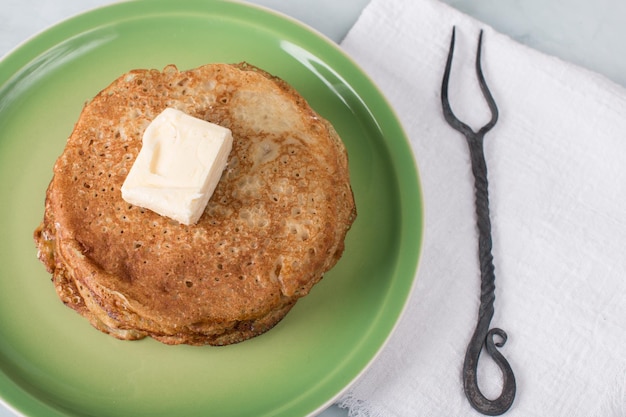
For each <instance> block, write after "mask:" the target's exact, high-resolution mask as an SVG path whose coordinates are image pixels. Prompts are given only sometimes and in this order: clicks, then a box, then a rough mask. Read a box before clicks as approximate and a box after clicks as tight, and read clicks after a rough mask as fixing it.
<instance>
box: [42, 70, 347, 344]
mask: <svg viewBox="0 0 626 417" xmlns="http://www.w3.org/2000/svg"><path fill="white" fill-rule="evenodd" d="M167 107H172V108H176V109H178V110H181V111H183V112H185V113H187V114H189V115H191V116H194V117H198V118H201V119H204V120H207V121H210V122H212V123H216V124H219V125H221V126H224V127H227V128H229V129H231V130H232V133H233V150H232V152H231V154H230V156H229V159H228V164H227V167H226V169H225V171H224V173H223V175H222V177H221V179H220V182H219V184H218V186H217V188H216V190H215V192H214V194H213V196H212V197H211V199H210V201H209V203H208V205H207V207H206V209H205V211H204V213H203V215H202V217H201V218H200V220H199V221H198V223H197V224H194V225H190V226H185V225H183V224H180V223H178V222H176V221H174V220H172V219H169V218H167V217H163V216H160V215H158V214H156V213H154V212H152V211H150V210H147V209H143V208H141V207H137V206H133V205H131V204H128V203H127V202H125V201H124V200H123V199H122V197H121V192H120V187H121V185H122V183H123V182H124V180H125V178H126V175H127V174H128V172H129V170H130V168H131V166H132V164H133V162H134V160H135V158H136V156H137V154H138V152H139V150H140V149H141V141H142V135H143V132H144V130H145V128H146V127H147V126H148V124H149V123H150V122H151V121H152V120H153V119H154V118H155V117H156V116H157V115H158V114H159V113H161V111H163V110H164V109H165V108H167ZM355 216H356V210H355V204H354V199H353V195H352V190H351V187H350V181H349V173H348V161H347V155H346V151H345V148H344V145H343V143H342V142H341V140H340V138H339V137H338V135H337V133H336V132H335V130H334V129H333V127H332V126H331V125H330V124H329V123H328V122H327V121H326V120H324V119H323V118H322V117H320V116H319V115H318V114H317V113H315V112H314V111H313V110H312V109H311V108H310V107H309V105H308V104H307V102H306V101H305V100H304V99H303V98H302V97H301V96H300V95H299V94H298V93H297V92H296V91H295V90H294V89H293V88H291V87H290V86H289V85H287V83H285V82H284V81H282V80H280V79H279V78H276V77H273V76H271V75H270V74H268V73H266V72H264V71H262V70H260V69H258V68H256V67H254V66H251V65H249V64H245V63H241V64H237V65H229V64H211V65H205V66H202V67H199V68H197V69H193V70H189V71H179V70H178V69H177V68H176V67H175V66H168V67H166V68H165V69H164V70H163V71H157V70H135V71H131V72H129V73H126V74H124V75H123V76H121V77H120V78H118V79H117V80H115V81H114V82H113V83H112V84H111V85H110V86H108V87H107V88H105V89H104V90H103V91H101V92H100V93H99V94H98V95H97V96H96V97H95V98H94V99H93V100H92V101H90V102H89V103H88V104H87V105H86V106H85V107H84V109H83V111H82V113H81V115H80V118H79V120H78V122H77V123H76V125H75V128H74V131H73V132H72V134H71V136H70V138H69V139H68V141H67V144H66V147H65V150H64V151H63V153H62V155H61V156H60V157H59V158H58V160H57V162H56V164H55V166H54V176H53V179H52V181H51V183H50V185H49V187H48V190H47V194H46V202H45V214H44V219H43V222H42V224H41V225H40V226H39V227H38V229H37V230H36V231H35V240H36V243H37V246H38V249H39V251H38V256H39V258H40V260H41V261H42V262H43V263H44V264H45V266H46V268H47V269H48V271H49V272H50V273H51V274H52V276H53V277H52V280H53V283H54V286H55V288H56V291H57V293H58V295H59V297H60V298H61V300H62V301H63V302H64V303H65V304H66V305H67V306H69V307H71V308H73V309H74V310H76V311H77V312H78V313H80V314H81V315H83V316H84V317H86V318H87V319H89V321H90V322H91V324H92V325H93V326H94V327H96V328H97V329H99V330H101V331H103V332H106V333H109V334H111V335H113V336H115V337H117V338H119V339H141V338H143V337H146V336H151V337H153V338H154V339H157V340H159V341H161V342H164V343H167V344H179V343H187V344H194V345H202V344H210V345H225V344H231V343H236V342H240V341H243V340H245V339H248V338H250V337H253V336H256V335H259V334H261V333H263V332H265V331H267V330H269V329H270V328H272V327H273V326H274V325H275V324H276V323H278V322H279V321H280V320H281V319H282V318H283V317H284V316H285V315H286V314H287V312H288V311H289V310H290V309H291V308H292V307H293V305H294V304H295V303H296V301H297V300H298V299H299V298H300V297H302V296H304V295H306V294H308V293H309V291H310V290H311V288H312V287H313V285H315V284H316V283H317V282H318V281H319V280H320V279H321V278H322V276H323V275H324V273H325V272H326V271H328V270H329V269H330V268H332V267H333V266H334V265H335V263H336V262H337V261H338V259H339V258H340V256H341V255H342V253H343V250H344V238H345V235H346V233H347V231H348V229H349V228H350V226H351V224H352V222H353V221H354V219H355Z"/></svg>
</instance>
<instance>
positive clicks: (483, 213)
mask: <svg viewBox="0 0 626 417" xmlns="http://www.w3.org/2000/svg"><path fill="white" fill-rule="evenodd" d="M467 143H468V146H469V150H470V157H471V162H472V172H473V174H474V187H475V199H476V201H475V204H476V225H477V227H478V257H479V262H480V279H481V285H480V307H479V310H478V323H477V325H476V329H475V330H474V335H473V336H472V339H471V341H470V343H469V345H468V347H467V351H466V353H465V362H464V364H463V386H464V389H465V395H466V396H467V398H468V400H469V402H470V404H471V405H472V407H474V408H475V409H476V410H477V411H480V412H481V413H483V414H486V415H490V416H497V415H500V414H503V413H505V412H506V411H507V410H508V409H509V408H510V407H511V405H512V404H513V400H514V398H515V391H516V384H515V376H514V375H513V370H512V369H511V366H510V365H509V363H508V361H507V360H506V359H505V358H504V356H502V354H501V353H500V352H499V351H498V350H497V347H502V346H504V343H505V342H506V339H507V335H506V333H505V332H504V331H503V330H501V329H498V328H494V329H491V330H489V326H490V324H491V319H492V318H493V313H494V307H493V304H494V300H495V273H494V266H493V255H492V254H491V248H492V241H491V221H490V219H489V192H488V183H487V164H486V162H485V156H484V152H483V135H482V134H480V133H479V134H475V135H471V137H468V138H467ZM496 335H497V336H498V337H500V338H501V339H502V341H501V342H495V341H494V336H496ZM483 345H484V346H485V347H486V348H487V353H488V354H489V356H491V358H492V359H493V360H494V362H495V363H496V365H498V367H499V368H500V370H501V371H502V377H503V383H502V393H501V394H500V396H499V397H498V398H496V399H494V400H489V399H487V398H486V397H485V396H484V395H483V394H482V393H481V392H480V389H479V387H478V379H477V374H476V371H477V367H478V359H479V357H480V352H481V350H482V348H483Z"/></svg>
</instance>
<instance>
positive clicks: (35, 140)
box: [0, 0, 423, 417]
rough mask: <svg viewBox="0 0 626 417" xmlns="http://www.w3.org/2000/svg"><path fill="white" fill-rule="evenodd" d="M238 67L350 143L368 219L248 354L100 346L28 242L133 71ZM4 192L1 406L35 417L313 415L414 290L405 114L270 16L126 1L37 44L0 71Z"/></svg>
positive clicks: (330, 49)
mask: <svg viewBox="0 0 626 417" xmlns="http://www.w3.org/2000/svg"><path fill="white" fill-rule="evenodd" d="M243 60H245V61H248V62H250V63H252V64H255V65H257V66H259V67H262V68H264V69H266V70H268V71H269V72H271V73H273V74H275V75H278V76H280V77H282V78H283V79H285V80H286V81H288V82H289V83H291V84H292V85H293V86H294V87H295V88H296V89H297V90H299V91H300V92H301V93H302V95H303V96H304V97H306V98H307V100H308V101H309V102H310V104H311V105H312V107H314V108H315V109H316V110H317V111H318V112H319V113H321V114H322V115H323V116H324V117H326V118H328V119H329V120H330V121H331V122H332V123H333V124H334V126H335V127H336V129H337V131H338V132H339V134H340V135H341V137H342V138H343V140H344V142H345V144H346V147H347V149H348V154H349V159H350V170H351V175H352V184H353V189H354V194H355V197H356V202H357V209H358V219H357V220H356V222H355V224H354V226H353V228H352V230H351V231H350V232H349V234H348V237H347V240H346V251H345V254H344V256H343V258H342V259H341V261H340V262H339V263H338V265H337V266H336V267H335V268H334V269H333V270H332V271H331V272H329V273H328V274H327V275H326V276H325V278H324V280H322V282H321V283H320V284H318V285H317V286H316V287H315V288H314V289H313V291H312V292H311V294H310V295H309V296H307V297H305V298H304V299H302V300H301V301H300V302H298V304H297V305H296V306H295V308H294V309H293V310H292V311H291V312H290V313H289V314H288V315H287V317H286V318H285V319H284V320H283V321H282V322H280V323H279V324H278V325H277V326H276V327H275V328H274V329H272V330H271V331H269V332H267V333H266V334H264V335H261V336H259V337H257V338H255V339H252V340H249V341H246V342H243V343H240V344H237V345H232V346H226V347H210V346H207V347H191V346H166V345H163V344H160V343H158V342H155V341H153V340H142V341H137V342H128V341H126V342H124V341H119V340H116V339H114V338H113V337H110V336H107V335H105V334H102V333H100V332H98V331H97V330H95V329H93V328H92V327H91V326H90V325H89V324H88V322H87V320H85V319H83V318H82V317H80V316H79V315H78V314H76V313H75V312H73V311H72V310H70V309H69V308H67V307H65V306H63V305H62V303H61V302H60V301H59V300H58V298H57V296H56V294H55V292H54V289H53V287H52V284H51V282H50V277H49V275H48V274H47V273H46V271H45V270H44V268H43V266H42V265H41V264H40V263H39V262H38V260H37V258H36V250H35V245H34V243H33V240H32V233H33V230H34V229H35V227H37V225H38V224H39V222H40V220H41V218H42V214H43V203H44V194H45V189H46V186H47V185H48V182H49V181H50V179H51V174H52V166H53V164H54V161H55V159H56V158H57V156H58V155H59V154H60V152H61V151H62V149H63V146H64V144H65V139H66V138H67V137H68V136H69V134H70V132H71V130H72V127H73V124H74V122H75V121H76V119H77V118H78V115H79V113H80V111H81V108H82V106H83V104H84V103H85V101H86V100H89V99H90V98H91V97H93V96H94V95H95V94H96V93H98V91H100V90H101V89H103V88H104V87H106V86H107V85H108V84H109V83H110V82H111V81H113V80H114V79H115V78H117V77H118V76H119V75H120V74H122V73H124V72H126V71H129V70H130V69H134V68H158V69H161V68H163V67H164V66H165V65H167V64H170V63H174V64H176V65H177V66H178V67H179V68H180V69H188V68H193V67H196V66H200V65H202V64H206V63H210V62H238V61H243ZM0 178H1V183H0V184H1V185H0V186H1V187H2V188H1V189H0V195H1V196H2V200H1V202H0V230H2V234H3V238H2V239H1V240H0V241H1V242H2V243H0V245H1V247H0V393H1V396H2V400H3V401H4V402H5V403H6V404H7V405H8V406H9V407H10V408H13V409H15V410H16V411H18V412H20V413H23V414H25V415H28V416H46V417H49V416H74V415H76V416H78V415H81V416H85V415H88V416H96V415H97V416H134V417H137V416H150V417H155V416H196V415H197V416H208V415H215V416H220V417H225V416H298V415H307V414H312V413H316V412H319V411H320V410H322V409H324V407H326V406H328V405H329V404H330V403H331V402H332V401H333V400H334V399H336V398H337V396H339V395H340V394H341V393H342V392H343V391H344V390H345V389H346V388H347V387H348V386H349V385H350V383H352V382H353V381H354V380H355V379H356V378H358V376H359V375H360V374H361V373H362V372H363V371H364V370H365V369H366V368H367V366H368V365H369V364H370V363H371V362H372V361H373V360H374V358H375V357H376V355H377V353H378V352H379V351H380V350H381V349H382V347H383V345H384V344H385V342H386V340H387V339H388V337H389V335H390V334H391V332H392V330H393V329H394V327H395V324H396V323H397V321H398V319H399V317H400V315H401V313H402V311H403V309H404V305H405V303H406V300H407V298H408V295H409V292H410V291H411V288H412V286H413V281H414V276H415V272H416V266H417V262H418V258H419V252H420V246H421V239H422V218H423V208H422V196H421V191H420V185H419V181H418V175H417V170H416V167H415V163H414V160H413V158H412V153H411V150H410V147H409V145H408V141H407V139H406V136H405V134H404V132H403V130H402V128H401V126H400V125H399V122H398V120H397V118H396V116H395V114H394V113H393V111H392V110H391V109H390V107H389V105H388V103H387V102H386V101H385V99H384V98H383V97H382V95H381V94H380V92H379V91H378V89H377V88H376V87H375V86H374V85H373V84H372V82H371V81H370V80H369V79H368V78H367V77H366V76H365V75H364V74H363V72H362V71H361V70H360V69H359V68H358V67H357V66H356V65H355V64H354V63H353V62H352V61H351V60H350V59H349V58H347V57H346V56H345V55H344V54H343V53H342V51H341V50H340V49H339V48H338V47H337V46H336V45H335V44H333V43H332V42H330V41H328V40H326V39H325V38H324V37H322V36H320V35H319V34H317V33H315V32H313V31H311V30H310V29H308V28H306V27H304V26H303V25H302V24H300V23H298V22H295V21H293V20H291V19H288V18H286V17H284V16H282V15H279V14H275V13H273V12H270V11H267V10H265V9H262V8H258V7H253V6H249V5H245V4H241V3H230V2H222V1H214V0H177V1H169V0H148V1H133V2H128V3H119V4H115V5H112V6H109V7H105V8H101V9H96V10H94V11H92V12H89V13H86V14H82V15H79V16H77V17H75V18H72V19H70V20H67V21H65V22H63V23H61V24H59V25H57V26H54V27H52V28H50V29H49V30H47V31H45V32H43V33H41V34H40V35H39V36H36V37H34V38H33V39H31V40H29V41H28V42H27V43H25V44H24V45H22V46H21V47H20V48H18V49H17V50H15V51H13V52H12V53H11V54H9V55H8V56H6V57H5V58H4V60H3V61H2V62H0Z"/></svg>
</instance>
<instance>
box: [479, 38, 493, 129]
mask: <svg viewBox="0 0 626 417" xmlns="http://www.w3.org/2000/svg"><path fill="white" fill-rule="evenodd" d="M482 44H483V31H482V29H481V31H480V35H478V50H477V51H476V75H477V77H478V83H479V85H480V89H481V91H482V92H483V96H484V97H485V100H486V101H487V105H488V106H489V110H491V120H490V121H489V123H487V124H486V125H485V126H483V127H482V128H481V129H480V130H479V132H478V134H479V135H481V134H482V135H484V134H485V133H487V132H488V131H490V130H491V128H493V127H494V126H495V125H496V122H497V121H498V106H497V105H496V101H495V100H494V98H493V95H492V94H491V91H489V87H487V82H486V81H485V77H484V75H483V70H482V67H481V63H480V62H481V58H480V56H481V51H482Z"/></svg>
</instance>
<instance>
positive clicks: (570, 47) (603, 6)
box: [0, 0, 626, 417]
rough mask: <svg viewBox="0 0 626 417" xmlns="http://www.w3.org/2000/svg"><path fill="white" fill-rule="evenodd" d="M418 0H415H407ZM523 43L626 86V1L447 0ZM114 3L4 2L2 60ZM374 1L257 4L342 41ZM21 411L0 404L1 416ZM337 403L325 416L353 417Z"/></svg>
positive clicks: (260, 0)
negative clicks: (80, 16) (66, 21)
mask: <svg viewBox="0 0 626 417" xmlns="http://www.w3.org/2000/svg"><path fill="white" fill-rule="evenodd" d="M407 1H412V0H407ZM443 1H444V2H446V3H448V4H450V5H452V6H453V7H455V8H457V9H459V10H461V11H463V12H465V13H467V14H469V15H471V16H474V17H476V18H477V19H479V20H481V21H483V22H485V23H487V24H489V25H491V26H493V27H494V28H495V29H497V30H498V31H500V32H502V33H505V34H508V35H509V36H511V37H512V38H514V39H516V40H517V41H519V42H521V43H524V44H527V45H529V46H531V47H533V48H536V49H538V50H540V51H543V52H546V53H548V54H551V55H555V56H558V57H560V58H562V59H564V60H566V61H570V62H573V63H575V64H577V65H580V66H583V67H586V68H588V69H590V70H592V71H595V72H598V73H601V74H604V75H605V76H607V77H608V78H610V79H612V80H613V81H615V82H616V83H618V84H621V85H622V86H626V53H624V52H626V48H625V47H624V46H623V41H624V40H625V39H626V25H624V24H623V21H624V17H626V2H624V1H620V0H594V1H590V0H569V1H562V0H443ZM111 2H112V1H111V0H55V1H50V0H2V7H0V22H2V23H0V56H4V55H5V54H7V53H9V52H10V51H11V50H12V49H14V48H16V47H19V45H20V44H21V43H23V42H25V41H27V40H28V38H30V37H31V36H33V35H34V34H36V33H38V32H40V31H42V30H45V28H47V27H49V26H51V25H54V24H55V23H58V22H60V21H61V20H64V19H66V18H68V17H70V16H72V15H75V14H77V13H81V12H83V11H86V10H89V9H92V8H95V7H99V6H102V5H105V4H108V3H111ZM368 2H369V0H344V1H338V0H251V1H250V3H255V4H259V5H262V6H265V7H268V8H271V9H274V10H277V11H279V12H282V13H284V14H287V15H289V16H291V17H294V18H296V19H298V20H300V21H302V22H304V23H305V24H307V25H309V26H311V27H313V28H315V29H316V30H318V31H319V32H321V33H322V34H324V35H326V36H327V37H329V38H330V39H331V40H333V41H335V42H341V40H342V39H343V38H344V36H345V35H346V34H347V33H348V31H349V29H350V27H352V25H353V24H354V23H355V22H356V20H357V19H358V17H359V14H360V13H361V11H362V10H363V8H364V7H365V6H366V5H367V3H368ZM15 415H16V414H15V413H14V412H13V411H12V410H11V409H10V408H9V407H7V406H6V405H4V404H2V403H1V400H0V417H13V416H15ZM347 415H348V413H347V411H346V410H342V409H340V408H338V407H337V406H334V405H333V406H331V407H329V408H328V409H326V410H324V411H323V412H322V413H321V414H320V416H321V417H345V416H347Z"/></svg>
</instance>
